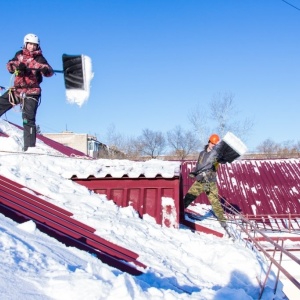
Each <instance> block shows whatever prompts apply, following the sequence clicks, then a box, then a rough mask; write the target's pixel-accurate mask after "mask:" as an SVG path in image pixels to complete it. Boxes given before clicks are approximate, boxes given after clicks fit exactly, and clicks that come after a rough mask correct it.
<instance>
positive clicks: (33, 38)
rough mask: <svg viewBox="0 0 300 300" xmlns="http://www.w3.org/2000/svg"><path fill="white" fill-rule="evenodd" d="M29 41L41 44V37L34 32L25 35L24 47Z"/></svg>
mask: <svg viewBox="0 0 300 300" xmlns="http://www.w3.org/2000/svg"><path fill="white" fill-rule="evenodd" d="M27 43H32V44H37V45H38V46H39V45H40V39H39V37H38V36H37V35H35V34H33V33H28V34H26V35H25V36H24V47H26V44H27Z"/></svg>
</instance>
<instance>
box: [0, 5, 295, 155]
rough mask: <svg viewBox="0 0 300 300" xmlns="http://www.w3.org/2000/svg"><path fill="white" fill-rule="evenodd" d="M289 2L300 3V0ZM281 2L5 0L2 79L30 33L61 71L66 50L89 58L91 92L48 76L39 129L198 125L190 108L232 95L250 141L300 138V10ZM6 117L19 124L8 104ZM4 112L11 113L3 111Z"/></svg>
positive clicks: (135, 131) (102, 134) (130, 130)
mask: <svg viewBox="0 0 300 300" xmlns="http://www.w3.org/2000/svg"><path fill="white" fill-rule="evenodd" d="M289 3H291V4H292V5H295V6H296V7H298V8H299V9H300V0H290V1H289ZM299 9H296V8H293V7H292V6H291V5H288V4H287V3H285V2H284V1H282V0H263V1H261V0H242V1H241V0H226V1H225V0H151V1H150V0H147V1H146V0H139V1H138V0H126V1H125V0H110V1H109V0H105V1H104V0H93V1H92V0H85V1H79V0H72V1H61V0H60V1H58V0H51V1H42V0H41V1H38V2H36V1H19V0H10V1H5V4H3V5H2V14H1V24H2V42H1V50H0V78H1V81H0V85H2V86H5V87H8V86H10V80H11V75H10V74H9V73H8V72H7V70H6V67H5V65H6V63H7V61H8V60H9V59H10V58H12V57H13V55H14V54H15V52H16V51H17V50H19V49H20V48H21V46H22V41H23V37H24V35H25V34H27V33H35V34H37V35H38V36H39V37H40V39H41V47H42V50H43V54H44V56H45V57H46V59H47V60H48V62H49V63H50V64H51V65H52V67H53V68H54V69H58V70H59V69H62V61H61V57H62V54H64V53H67V54H76V55H77V54H84V55H87V56H89V57H90V58H91V59H92V67H93V72H94V74H95V75H94V78H93V80H92V86H91V91H90V98H89V99H88V101H87V102H86V103H85V104H84V105H83V106H82V107H79V106H77V105H75V104H73V105H72V104H69V103H68V102H67V100H66V96H65V89H64V80H63V75H62V74H57V75H55V76H54V77H51V78H46V79H44V82H43V83H42V89H43V94H42V104H41V106H40V107H39V110H38V115H37V124H38V125H40V127H41V130H42V132H62V131H64V130H66V129H68V130H70V131H74V132H76V133H89V134H96V135H97V137H98V139H99V140H100V141H103V142H105V139H106V134H107V129H108V128H109V127H110V126H111V125H112V124H114V126H115V128H116V130H117V131H118V132H119V133H121V134H124V135H125V136H138V135H140V134H141V133H142V130H143V129H146V128H147V129H151V130H154V131H162V132H167V131H169V130H171V129H174V128H175V127H176V126H177V125H180V126H182V127H183V128H185V129H191V125H190V122H189V120H188V115H189V114H190V112H191V111H192V110H193V109H195V108H196V107H197V105H203V107H205V109H207V107H208V103H209V102H210V101H211V99H212V98H213V96H214V95H216V94H218V93H228V92H230V93H232V94H234V95H235V98H234V101H235V103H236V105H237V107H238V109H239V111H240V114H239V116H238V120H243V118H246V117H248V118H251V119H253V121H254V128H253V131H252V132H251V133H250V135H249V137H248V139H247V140H246V141H244V142H245V143H246V145H247V146H248V148H249V149H250V150H254V149H255V147H256V146H258V145H259V144H260V143H261V142H262V141H264V140H266V139H268V138H270V139H272V140H274V141H275V142H280V143H281V142H284V141H293V142H295V143H296V142H298V141H299V140H300V134H299V128H300V118H299V109H300V104H299V103H300V102H299V100H300V55H299V53H300V52H299V48H300V47H299V46H300V36H299V29H300V10H299ZM6 117H7V119H8V120H9V121H12V122H14V123H17V124H21V114H20V112H19V111H18V110H11V111H10V112H9V113H7V114H6ZM2 118H4V119H5V116H2Z"/></svg>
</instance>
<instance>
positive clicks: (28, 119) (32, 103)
mask: <svg viewBox="0 0 300 300" xmlns="http://www.w3.org/2000/svg"><path fill="white" fill-rule="evenodd" d="M12 95H13V92H12ZM13 99H14V100H15V103H16V104H18V103H20V99H19V98H18V97H16V96H14V95H13V98H12V97H11V98H10V96H9V92H8V91H7V92H5V93H4V94H3V95H2V96H0V117H1V116H2V115H3V114H4V113H6V112H7V111H8V110H10V109H11V108H12V107H13V104H12V103H11V102H10V101H12V100H13ZM39 99H40V95H30V96H28V95H27V96H26V97H25V98H24V99H23V100H22V101H21V105H22V118H23V127H24V150H25V151H26V150H27V149H28V147H35V142H36V125H35V117H36V112H37V108H38V106H39Z"/></svg>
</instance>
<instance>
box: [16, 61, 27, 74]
mask: <svg viewBox="0 0 300 300" xmlns="http://www.w3.org/2000/svg"><path fill="white" fill-rule="evenodd" d="M26 69H27V67H26V65H25V64H24V63H22V62H21V63H20V64H19V66H18V67H17V70H19V71H21V72H25V71H26Z"/></svg>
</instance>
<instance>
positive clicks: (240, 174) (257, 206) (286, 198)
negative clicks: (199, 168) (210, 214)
mask: <svg viewBox="0 0 300 300" xmlns="http://www.w3.org/2000/svg"><path fill="white" fill-rule="evenodd" d="M194 165H195V162H185V163H183V167H182V172H183V175H182V177H183V194H185V193H186V192H187V190H188V188H189V187H190V186H191V184H192V183H193V180H191V179H190V178H188V173H189V171H190V170H191V169H192V167H193V166H194ZM218 186H219V194H220V196H221V197H224V198H225V199H226V200H227V201H228V202H229V203H230V204H234V205H235V206H237V207H238V208H240V209H241V212H242V213H243V214H250V215H261V214H263V215H272V214H288V213H291V214H299V213H300V159H270V160H236V161H234V162H233V163H231V164H225V165H220V167H219V169H218ZM197 202H200V203H206V204H209V202H208V200H207V197H206V196H205V195H201V196H199V199H197Z"/></svg>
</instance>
